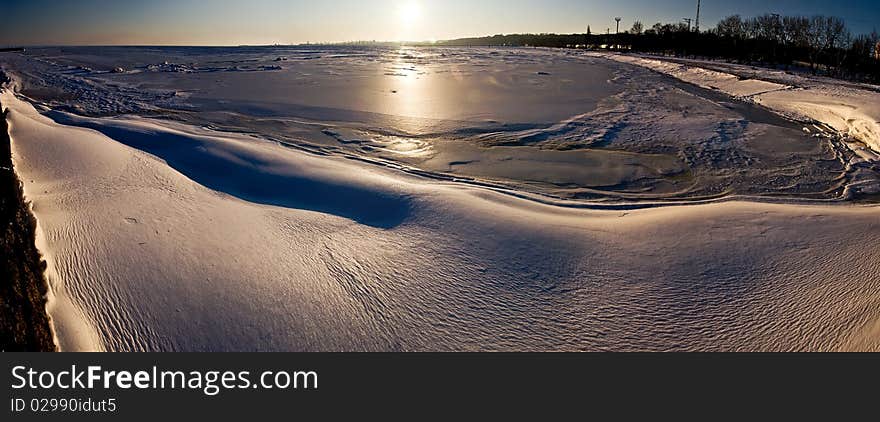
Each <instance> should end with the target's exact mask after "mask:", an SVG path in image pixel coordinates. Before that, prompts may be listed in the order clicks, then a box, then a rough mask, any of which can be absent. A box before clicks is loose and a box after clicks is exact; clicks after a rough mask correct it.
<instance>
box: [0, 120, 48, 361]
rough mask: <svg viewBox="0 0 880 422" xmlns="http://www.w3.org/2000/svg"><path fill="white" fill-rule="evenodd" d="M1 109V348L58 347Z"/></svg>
mask: <svg viewBox="0 0 880 422" xmlns="http://www.w3.org/2000/svg"><path fill="white" fill-rule="evenodd" d="M0 109H2V110H3V111H2V119H0V132H2V137H3V139H2V141H0V144H2V145H0V167H2V169H0V224H2V225H3V226H4V227H8V228H7V229H5V230H4V231H3V235H2V247H0V259H2V260H3V261H4V265H3V269H2V270H0V272H2V273H3V279H5V280H6V282H4V283H3V285H2V286H0V289H2V290H0V291H2V293H0V294H2V297H0V305H2V306H0V350H2V351H4V352H11V351H30V352H33V351H41V352H43V351H57V350H58V346H57V345H56V343H55V335H54V330H53V328H52V321H51V317H50V316H49V313H48V310H47V304H48V301H49V300H48V295H49V294H50V291H49V283H48V281H47V280H46V276H45V272H46V266H47V264H46V261H45V259H44V258H43V255H42V254H41V253H40V251H39V250H38V249H37V247H36V236H37V221H36V218H35V217H34V215H33V213H32V212H31V209H30V206H29V203H28V202H27V200H26V199H25V197H24V192H23V190H22V184H21V181H20V180H19V179H18V176H17V175H16V173H15V171H14V167H13V163H12V148H11V138H10V136H9V125H8V122H7V120H6V110H5V109H3V108H2V104H0Z"/></svg>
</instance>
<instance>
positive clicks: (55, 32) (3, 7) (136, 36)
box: [0, 0, 880, 45]
mask: <svg viewBox="0 0 880 422" xmlns="http://www.w3.org/2000/svg"><path fill="white" fill-rule="evenodd" d="M695 9H696V0H613V1H597V0H580V1H577V0H544V1H538V0H530V1H529V0H442V1H441V0H323V1H301V0H248V1H234V0H152V1H139V2H133V1H129V2H127V1H124V0H115V1H114V0H81V1H77V0H65V1H57V0H0V16H3V24H2V25H0V45H9V44H17V45H47V44H51V45H63V44H65V45H66V44H92V45H95V44H102V45H103V44H129V45H131V44H178V45H181V44H182V45H236V44H272V43H301V42H331V41H350V40H400V39H406V40H431V39H449V38H457V37H465V36H479V35H491V34H497V33H513V32H557V33H571V32H583V31H584V30H585V28H586V27H587V25H590V26H591V29H592V30H593V32H602V31H605V29H606V28H612V30H613V28H614V21H613V17H614V16H621V17H623V21H622V22H621V29H624V28H629V27H630V26H631V25H632V22H633V21H634V20H636V19H639V20H641V21H642V22H644V23H645V24H646V26H650V25H652V24H653V23H654V22H658V21H662V22H677V21H679V20H680V19H681V18H682V17H686V16H687V17H691V16H693V15H694V13H695ZM734 13H738V14H741V15H744V16H750V15H756V14H762V13H781V14H800V15H813V14H826V15H835V16H840V17H842V18H844V19H845V20H846V21H847V23H848V24H849V26H850V28H851V29H852V30H853V32H855V33H867V32H870V31H871V30H873V29H874V28H877V27H880V0H836V1H833V2H831V1H827V0H826V1H820V0H801V1H795V0H740V1H729V0H703V13H702V19H701V20H702V22H703V25H702V26H703V27H706V26H713V25H714V24H715V22H716V21H717V20H718V19H719V18H721V17H723V16H726V15H730V14H734Z"/></svg>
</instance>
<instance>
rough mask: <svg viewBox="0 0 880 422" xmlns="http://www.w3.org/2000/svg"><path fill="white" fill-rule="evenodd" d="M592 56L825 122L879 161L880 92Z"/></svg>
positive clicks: (768, 74)
mask: <svg viewBox="0 0 880 422" xmlns="http://www.w3.org/2000/svg"><path fill="white" fill-rule="evenodd" d="M591 55H592V56H601V57H605V58H608V59H611V60H615V61H618V62H623V63H629V64H632V65H636V66H642V67H647V68H649V69H652V70H656V71H658V72H661V73H665V74H668V75H670V76H673V77H675V78H677V79H680V80H682V81H684V82H688V83H692V84H695V85H698V86H701V87H704V88H710V89H715V90H718V91H721V92H724V93H726V94H729V95H732V96H735V97H739V98H746V99H750V100H752V101H755V102H756V103H759V104H762V105H764V106H766V107H767V108H769V109H771V110H773V111H775V112H777V113H779V114H782V115H784V116H786V117H789V118H792V119H795V120H800V121H817V122H821V123H824V124H826V125H828V126H830V127H832V128H834V130H836V131H838V132H840V133H843V134H846V135H849V136H851V137H853V138H855V139H857V140H858V141H860V142H862V143H864V144H865V145H866V146H867V147H868V148H870V150H871V151H867V152H861V151H857V152H861V153H860V154H859V155H861V156H862V157H863V158H866V159H871V160H877V159H880V155H878V154H880V93H878V92H877V91H876V90H871V89H867V88H868V87H862V88H860V87H857V86H853V85H852V84H844V83H828V81H818V80H817V79H814V78H809V77H805V76H793V75H789V74H784V73H783V74H781V75H780V74H779V73H781V72H777V71H771V70H764V71H755V70H754V69H750V71H751V72H752V73H754V75H753V76H754V77H751V78H748V77H739V76H736V75H733V74H731V73H727V72H723V71H717V70H712V69H709V68H707V67H708V66H709V65H712V66H718V65H717V64H714V63H713V64H704V65H703V66H701V63H700V62H699V61H693V60H691V61H687V62H686V63H682V62H679V61H675V62H673V61H668V60H662V59H655V58H651V57H646V56H637V55H636V56H633V55H619V54H605V53H591ZM721 66H723V65H721ZM730 67H736V66H735V65H730Z"/></svg>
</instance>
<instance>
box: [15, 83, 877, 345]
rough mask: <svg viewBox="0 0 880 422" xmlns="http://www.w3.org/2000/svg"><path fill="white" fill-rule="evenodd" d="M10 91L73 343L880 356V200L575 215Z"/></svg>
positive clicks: (62, 330) (24, 168) (66, 336)
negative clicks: (91, 115)
mask: <svg viewBox="0 0 880 422" xmlns="http://www.w3.org/2000/svg"><path fill="white" fill-rule="evenodd" d="M2 102H3V104H4V105H5V106H7V107H9V108H10V110H11V113H10V117H9V118H10V121H11V124H12V126H11V134H12V138H13V149H14V159H15V164H16V168H17V170H18V171H19V173H20V176H21V177H22V179H23V180H24V181H25V188H26V193H27V196H28V198H29V199H30V200H31V201H33V207H34V212H35V214H36V216H37V217H38V219H39V224H40V229H41V230H42V232H43V240H41V247H42V249H43V250H44V252H46V253H47V258H48V259H49V263H50V270H51V271H50V275H51V284H52V288H53V292H54V293H55V299H53V302H52V309H50V311H51V314H52V316H53V318H54V320H55V324H56V328H57V331H58V337H59V340H60V342H61V346H62V348H63V349H65V350H95V349H97V350H880V338H878V337H877V335H876V331H877V328H876V327H877V326H878V321H880V311H878V310H880V296H878V295H877V294H875V293H872V292H878V291H880V264H878V263H880V250H878V249H877V248H873V247H870V246H867V245H875V244H877V243H878V241H880V220H878V219H877V211H878V209H877V208H876V207H867V206H822V207H807V206H800V205H784V204H775V205H773V204H760V203H745V202H721V203H715V204H708V205H698V206H697V205H695V206H682V207H665V208H654V209H645V210H636V211H628V212H624V211H607V210H605V211H601V210H590V209H568V208H560V207H555V206H551V205H545V204H539V203H535V202H532V201H528V200H524V199H521V198H516V197H512V196H509V195H504V194H501V193H498V192H494V191H488V190H485V189H480V188H476V187H466V186H461V185H457V184H450V183H440V182H432V181H426V180H424V179H420V178H416V177H413V176H407V175H403V174H400V173H398V172H393V171H391V170H386V169H381V168H375V167H370V166H366V165H363V164H360V163H357V162H352V161H350V160H346V159H343V158H335V157H321V156H314V155H308V154H305V153H303V152H301V151H298V150H292V149H288V148H285V147H283V146H280V145H277V144H273V143H270V142H265V141H260V140H257V139H254V138H249V137H247V136H244V135H228V134H217V133H212V132H209V131H206V130H202V129H198V128H192V127H186V126H183V125H175V124H172V123H165V122H158V121H150V120H146V119H123V118H116V119H89V120H88V121H78V122H77V123H78V124H81V125H85V126H90V127H91V128H93V129H87V128H79V127H71V126H65V125H61V124H58V123H57V122H55V121H53V120H52V119H50V118H49V117H47V116H44V115H41V114H39V113H38V112H37V111H36V110H35V109H34V108H33V107H32V106H31V105H30V104H28V103H26V102H24V101H21V100H19V99H18V98H17V97H15V96H14V95H13V94H12V93H10V92H8V91H7V92H5V93H3V94H2ZM53 117H54V118H55V119H58V120H63V119H69V120H71V121H72V119H78V118H76V117H73V116H69V115H68V116H64V115H58V114H53ZM202 160H203V161H202Z"/></svg>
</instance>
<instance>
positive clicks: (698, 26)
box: [694, 0, 700, 32]
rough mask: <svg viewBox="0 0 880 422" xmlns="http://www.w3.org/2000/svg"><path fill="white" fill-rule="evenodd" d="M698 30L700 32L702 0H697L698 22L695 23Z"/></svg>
mask: <svg viewBox="0 0 880 422" xmlns="http://www.w3.org/2000/svg"><path fill="white" fill-rule="evenodd" d="M694 27H695V28H696V30H697V32H700V0H697V23H696V25H694Z"/></svg>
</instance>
